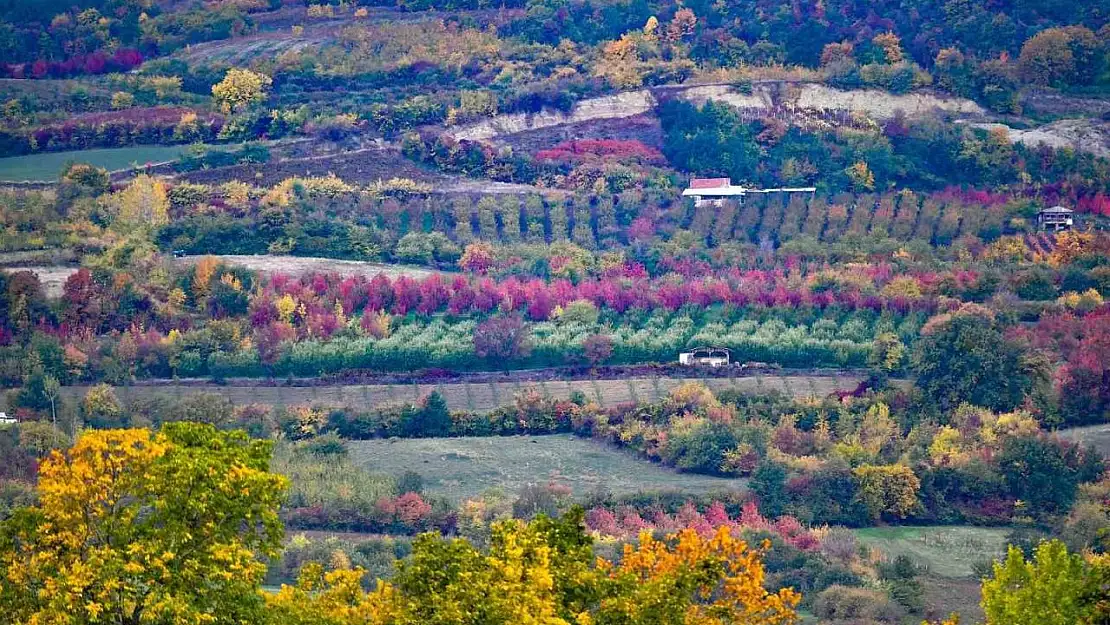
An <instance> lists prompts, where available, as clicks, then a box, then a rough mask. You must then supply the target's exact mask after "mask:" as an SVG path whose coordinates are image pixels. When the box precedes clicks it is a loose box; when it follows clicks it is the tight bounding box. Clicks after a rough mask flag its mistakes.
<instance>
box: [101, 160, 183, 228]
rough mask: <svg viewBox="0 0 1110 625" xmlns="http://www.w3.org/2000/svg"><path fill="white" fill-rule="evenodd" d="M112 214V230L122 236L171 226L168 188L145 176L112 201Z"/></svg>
mask: <svg viewBox="0 0 1110 625" xmlns="http://www.w3.org/2000/svg"><path fill="white" fill-rule="evenodd" d="M108 204H109V206H110V207H111V211H112V216H113V219H112V227H113V228H115V229H116V230H119V231H120V232H124V233H130V232H134V231H136V230H143V231H145V230H147V229H149V228H156V227H158V226H161V225H164V224H166V223H168V222H169V219H170V217H169V211H170V201H169V198H168V197H167V195H166V184H165V183H164V182H162V181H161V180H158V179H157V178H154V177H152V176H148V175H146V174H141V175H139V176H136V177H135V179H134V180H132V181H131V184H129V185H127V187H126V188H124V189H123V190H122V191H117V192H116V193H113V194H112V195H111V196H109V198H108Z"/></svg>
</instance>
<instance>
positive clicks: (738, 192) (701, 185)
mask: <svg viewBox="0 0 1110 625" xmlns="http://www.w3.org/2000/svg"><path fill="white" fill-rule="evenodd" d="M815 191H817V188H816V187H783V188H778V189H750V188H748V187H741V186H735V185H733V184H732V179H731V178H694V179H692V180H690V186H689V187H687V188H686V189H685V190H684V191H683V192H682V197H692V198H694V206H720V205H721V204H723V203H724V201H725V200H726V199H730V198H737V199H739V200H740V201H741V202H743V200H744V196H745V195H747V194H749V193H780V192H781V193H799V192H805V193H813V192H815Z"/></svg>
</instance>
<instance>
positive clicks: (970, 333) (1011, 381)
mask: <svg viewBox="0 0 1110 625" xmlns="http://www.w3.org/2000/svg"><path fill="white" fill-rule="evenodd" d="M1045 364H1046V363H1043V362H1042V361H1038V360H1037V359H1036V358H1034V357H1033V356H1032V355H1031V354H1029V353H1027V352H1026V350H1025V348H1024V347H1023V346H1022V345H1021V344H1020V343H1018V342H1016V341H1015V340H1013V339H1010V338H1007V337H1005V336H1004V335H1003V332H1002V327H1001V326H1000V324H999V323H998V322H997V321H996V320H995V318H994V314H993V313H992V312H991V311H989V310H987V309H985V308H983V307H981V306H976V305H973V304H966V305H964V306H963V307H962V308H960V309H959V310H958V311H956V312H954V313H948V314H945V315H941V316H939V317H935V318H933V319H932V320H930V321H929V323H928V324H926V326H925V327H924V328H923V329H922V337H921V339H920V340H918V342H917V345H916V347H915V350H914V354H913V371H914V373H915V374H916V375H917V385H918V386H919V387H920V388H921V389H922V390H923V391H924V392H925V394H926V395H927V396H928V397H929V398H930V399H931V400H932V401H934V402H936V403H937V405H939V406H940V407H941V409H942V410H950V409H952V408H955V407H956V406H958V405H959V404H961V403H965V402H966V403H971V404H974V405H977V406H985V407H988V408H991V409H994V410H1012V409H1014V408H1016V407H1017V406H1019V405H1020V404H1021V403H1022V402H1023V401H1024V399H1025V397H1026V396H1028V395H1029V394H1030V393H1031V392H1032V391H1033V390H1034V388H1036V387H1037V386H1038V385H1040V384H1043V383H1044V382H1045V380H1046V379H1047V371H1046V370H1045V369H1046V367H1045Z"/></svg>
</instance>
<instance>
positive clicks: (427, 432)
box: [401, 391, 453, 437]
mask: <svg viewBox="0 0 1110 625" xmlns="http://www.w3.org/2000/svg"><path fill="white" fill-rule="evenodd" d="M452 425H453V422H452V421H451V413H450V412H449V411H448V410H447V402H446V401H445V400H444V399H443V395H440V394H439V391H432V392H431V393H428V396H427V397H425V398H424V402H423V403H422V405H421V406H420V407H419V408H418V409H416V410H412V411H409V412H408V414H407V415H406V418H405V421H404V423H402V424H401V430H402V433H403V434H404V435H405V436H421V437H423V436H427V437H437V436H448V435H449V434H450V433H451V427H452Z"/></svg>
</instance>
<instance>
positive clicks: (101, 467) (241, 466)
mask: <svg viewBox="0 0 1110 625" xmlns="http://www.w3.org/2000/svg"><path fill="white" fill-rule="evenodd" d="M270 451H271V443H270V442H268V441H258V440H254V441H252V440H249V439H248V438H247V437H246V435H245V434H243V433H241V432H240V433H221V432H218V431H217V430H216V429H215V428H213V427H211V426H207V425H199V424H192V423H174V424H169V425H167V426H166V427H165V428H164V429H163V430H162V432H161V433H159V434H152V433H151V432H150V431H148V430H108V431H94V432H87V433H85V434H84V435H83V436H82V437H81V438H80V439H79V440H78V441H77V444H76V445H75V446H74V447H73V448H72V449H70V450H69V451H68V452H67V453H65V454H54V455H53V456H51V457H50V458H49V459H47V460H46V461H45V462H44V463H43V464H42V467H41V472H40V475H39V489H38V491H39V503H38V504H37V505H36V506H34V507H31V508H24V509H20V510H18V511H16V513H15V514H14V515H13V516H12V518H10V519H8V520H7V521H4V522H3V523H2V524H0V571H3V572H4V574H3V577H2V578H0V614H4V616H5V621H7V622H12V623H59V624H62V623H65V624H74V625H77V624H85V623H116V624H119V625H139V624H140V623H164V624H168V625H179V624H180V625H185V624H194V623H212V624H213V625H219V624H224V623H226V624H228V625H231V624H239V623H247V622H249V623H256V622H259V621H260V619H261V614H260V613H259V610H260V609H261V608H262V597H261V594H260V592H259V584H260V583H261V580H262V577H263V575H264V574H265V571H266V566H265V565H264V564H263V563H262V562H260V561H259V560H258V557H259V556H266V557H273V556H276V555H277V553H278V551H279V549H280V547H281V540H282V534H283V530H282V525H281V521H280V519H279V517H278V506H279V505H280V503H281V501H282V499H283V497H284V493H285V490H286V488H287V480H286V479H285V478H284V477H281V476H278V475H274V474H272V473H270V472H269V462H270Z"/></svg>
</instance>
